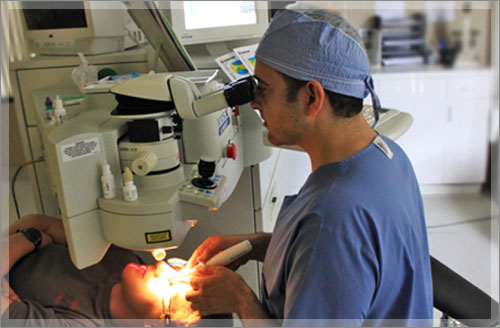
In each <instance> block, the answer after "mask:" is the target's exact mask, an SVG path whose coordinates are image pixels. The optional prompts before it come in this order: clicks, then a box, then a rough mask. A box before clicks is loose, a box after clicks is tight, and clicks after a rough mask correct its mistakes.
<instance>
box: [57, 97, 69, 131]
mask: <svg viewBox="0 0 500 328" xmlns="http://www.w3.org/2000/svg"><path fill="white" fill-rule="evenodd" d="M55 108H56V110H55V113H54V114H55V116H56V119H57V125H61V124H63V123H64V122H65V121H66V109H64V107H63V102H62V99H61V98H59V96H56V100H55Z"/></svg>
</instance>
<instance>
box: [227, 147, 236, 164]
mask: <svg viewBox="0 0 500 328" xmlns="http://www.w3.org/2000/svg"><path fill="white" fill-rule="evenodd" d="M236 153H237V152H236V145H235V144H229V145H227V146H226V157H227V158H232V159H234V160H236Z"/></svg>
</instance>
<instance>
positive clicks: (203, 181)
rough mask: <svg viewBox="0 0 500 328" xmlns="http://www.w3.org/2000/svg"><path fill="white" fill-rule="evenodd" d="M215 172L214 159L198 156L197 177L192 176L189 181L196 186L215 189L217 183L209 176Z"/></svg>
mask: <svg viewBox="0 0 500 328" xmlns="http://www.w3.org/2000/svg"><path fill="white" fill-rule="evenodd" d="M214 172H215V161H214V160H213V159H211V158H200V161H199V162H198V174H199V175H200V177H199V178H194V179H193V180H192V181H191V182H192V183H193V185H195V186H196V187H198V188H203V189H215V188H216V187H217V184H216V183H215V182H214V181H212V180H210V179H209V178H210V177H211V176H212V175H213V174H214Z"/></svg>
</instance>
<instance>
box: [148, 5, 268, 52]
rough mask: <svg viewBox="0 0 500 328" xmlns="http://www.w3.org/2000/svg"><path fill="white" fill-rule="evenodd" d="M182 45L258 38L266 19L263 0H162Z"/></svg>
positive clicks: (263, 29) (163, 7) (262, 31)
mask: <svg viewBox="0 0 500 328" xmlns="http://www.w3.org/2000/svg"><path fill="white" fill-rule="evenodd" d="M156 3H157V5H158V7H159V8H162V9H165V10H166V11H165V13H166V16H167V17H168V19H169V20H170V23H171V25H172V28H173V30H174V31H175V33H176V35H177V37H178V38H179V40H180V41H181V42H182V43H183V44H184V45H190V44H200V43H210V42H221V41H230V40H242V39H253V38H258V37H260V36H262V34H264V31H265V30H266V28H267V26H268V24H269V20H268V17H269V16H268V6H267V1H164V2H163V1H162V2H159V1H157V2H156Z"/></svg>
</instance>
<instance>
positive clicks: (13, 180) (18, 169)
mask: <svg viewBox="0 0 500 328" xmlns="http://www.w3.org/2000/svg"><path fill="white" fill-rule="evenodd" d="M43 161H45V158H44V157H43V156H42V157H40V158H39V159H36V160H34V161H29V162H26V163H24V164H22V165H21V166H19V167H18V168H17V170H16V173H14V177H13V178H12V184H11V187H10V188H11V193H12V199H13V200H14V206H15V207H16V213H17V218H18V219H20V218H21V215H20V214H19V205H18V204H17V198H16V191H15V188H14V187H15V185H16V180H17V176H18V175H19V173H20V172H21V170H22V169H23V168H24V167H26V166H28V165H33V164H35V163H40V162H43Z"/></svg>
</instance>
